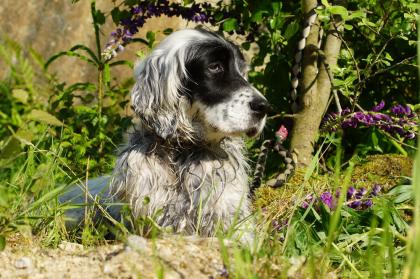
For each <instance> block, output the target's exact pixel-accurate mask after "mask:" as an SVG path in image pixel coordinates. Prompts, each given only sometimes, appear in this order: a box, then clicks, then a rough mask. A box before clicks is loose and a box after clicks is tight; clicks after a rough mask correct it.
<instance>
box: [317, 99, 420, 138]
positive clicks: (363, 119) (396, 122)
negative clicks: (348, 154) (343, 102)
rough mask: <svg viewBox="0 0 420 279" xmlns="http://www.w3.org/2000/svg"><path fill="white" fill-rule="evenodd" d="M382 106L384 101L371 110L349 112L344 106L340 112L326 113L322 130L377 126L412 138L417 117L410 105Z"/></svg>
mask: <svg viewBox="0 0 420 279" xmlns="http://www.w3.org/2000/svg"><path fill="white" fill-rule="evenodd" d="M384 107H385V102H384V101H381V102H380V103H379V104H378V105H376V106H374V107H373V108H372V110H371V111H357V112H351V111H350V109H349V108H346V109H344V110H343V111H342V112H341V114H337V113H330V114H327V115H326V116H325V118H324V121H323V130H324V131H332V130H336V129H337V128H339V127H341V128H343V129H348V128H361V127H377V128H378V129H380V130H382V131H384V132H386V133H388V134H390V135H392V136H396V137H398V138H401V139H414V138H415V137H416V133H417V129H418V123H419V117H418V115H417V114H416V113H415V112H414V111H413V109H412V108H411V106H410V105H401V104H397V105H394V106H393V107H391V108H390V109H389V110H384Z"/></svg>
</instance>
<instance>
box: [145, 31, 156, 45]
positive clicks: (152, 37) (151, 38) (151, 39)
mask: <svg viewBox="0 0 420 279" xmlns="http://www.w3.org/2000/svg"><path fill="white" fill-rule="evenodd" d="M146 38H147V40H148V41H149V42H148V45H149V48H153V44H154V43H155V40H156V34H155V32H152V31H149V32H147V33H146Z"/></svg>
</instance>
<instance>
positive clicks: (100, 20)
mask: <svg viewBox="0 0 420 279" xmlns="http://www.w3.org/2000/svg"><path fill="white" fill-rule="evenodd" d="M93 20H94V21H95V23H96V24H99V25H102V24H104V23H105V15H104V13H103V12H101V11H100V10H96V13H95V17H94V19H93Z"/></svg>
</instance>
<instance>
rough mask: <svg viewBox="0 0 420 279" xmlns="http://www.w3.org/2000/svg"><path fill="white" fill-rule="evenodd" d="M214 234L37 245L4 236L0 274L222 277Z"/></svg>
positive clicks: (22, 275) (23, 276)
mask: <svg viewBox="0 0 420 279" xmlns="http://www.w3.org/2000/svg"><path fill="white" fill-rule="evenodd" d="M218 247H219V242H218V240H217V239H211V238H206V239H203V238H197V237H188V238H185V237H184V238H181V237H179V236H168V237H163V238H160V239H156V240H150V239H145V238H142V237H139V236H130V237H129V238H128V240H127V243H125V244H122V243H121V244H111V245H103V246H96V247H83V246H82V245H80V244H77V243H70V242H62V243H61V244H60V245H59V247H58V248H55V249H51V248H42V247H41V246H40V245H37V244H34V243H30V242H26V243H25V242H24V241H22V242H20V243H19V242H18V241H14V242H13V241H11V242H10V241H9V243H8V246H7V247H6V249H5V250H4V251H2V252H0V278H36V279H38V278H83V279H84V278H224V276H225V273H226V271H224V268H223V264H222V260H221V257H220V253H219V248H218Z"/></svg>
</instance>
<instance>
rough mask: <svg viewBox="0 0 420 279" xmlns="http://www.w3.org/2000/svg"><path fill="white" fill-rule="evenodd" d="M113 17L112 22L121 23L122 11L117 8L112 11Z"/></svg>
mask: <svg viewBox="0 0 420 279" xmlns="http://www.w3.org/2000/svg"><path fill="white" fill-rule="evenodd" d="M111 17H112V21H113V22H114V23H115V24H119V23H120V20H121V18H120V9H119V8H118V7H115V8H113V9H112V11H111Z"/></svg>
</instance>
